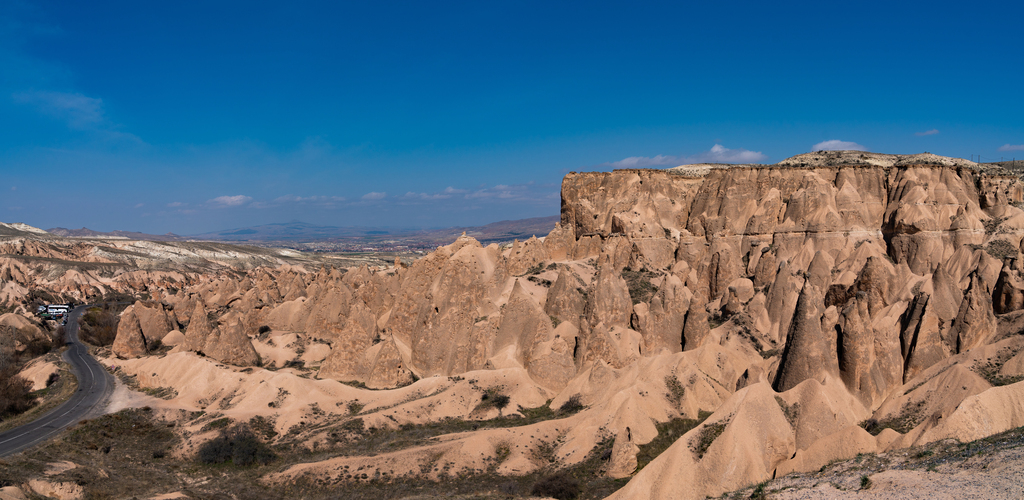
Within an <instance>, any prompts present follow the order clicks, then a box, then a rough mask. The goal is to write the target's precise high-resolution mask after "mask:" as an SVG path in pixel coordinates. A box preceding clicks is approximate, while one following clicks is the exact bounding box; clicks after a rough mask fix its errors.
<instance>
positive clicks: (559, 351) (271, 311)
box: [0, 152, 1024, 498]
mask: <svg viewBox="0 0 1024 500" xmlns="http://www.w3.org/2000/svg"><path fill="white" fill-rule="evenodd" d="M1022 189H1024V186H1022V184H1021V182H1020V180H1019V179H1018V178H1017V177H1016V176H1015V175H1013V174H1011V173H1009V172H1006V171H1002V170H1000V169H998V168H988V167H984V166H980V165H977V164H973V163H971V162H967V161H965V160H960V159H951V158H944V157H938V156H934V155H928V154H924V155H913V156H896V155H879V154H872V153H861V152H833V153H812V154H808V155H801V156H798V157H794V158H791V159H789V160H786V161H783V162H780V163H779V164H777V165H739V166H722V165H695V166H686V167H679V168H676V169H668V170H620V171H615V172H610V173H570V174H569V175H567V176H566V178H565V179H564V181H563V184H562V213H561V222H560V223H559V224H558V225H557V226H556V227H555V228H554V229H553V230H552V231H551V232H550V233H549V234H547V235H546V236H543V237H541V238H531V239H529V240H526V241H516V242H515V243H514V244H512V245H510V246H499V245H497V244H491V245H487V246H485V245H482V244H480V243H479V242H478V241H476V240H475V239H473V238H471V237H468V236H463V237H459V238H457V239H456V240H455V241H454V242H453V243H451V244H449V245H445V246H442V247H438V248H437V249H436V250H435V251H433V252H431V253H429V254H427V255H425V256H424V257H422V258H420V259H418V260H415V261H414V262H402V261H400V260H398V261H396V262H394V263H393V264H391V265H387V266H383V265H373V266H367V265H363V266H360V267H351V268H341V267H332V266H331V265H330V263H329V262H325V261H323V260H315V259H311V258H309V257H306V256H303V255H293V254H287V253H275V251H271V250H260V252H258V253H253V254H247V253H245V252H244V251H241V250H232V249H230V248H228V247H216V248H213V249H205V248H184V249H183V248H181V247H173V248H174V249H175V250H173V251H171V250H168V249H167V248H168V247H167V246H166V245H162V246H160V247H159V248H160V251H161V254H160V257H159V259H156V258H153V257H152V256H150V255H149V254H147V253H146V252H144V251H142V250H141V249H142V248H144V247H145V245H142V244H135V243H131V244H129V243H119V245H122V246H121V247H118V248H119V249H120V250H111V247H110V246H109V245H106V246H102V247H101V246H100V245H94V246H90V245H89V244H87V243H84V242H69V241H68V240H59V239H46V238H42V237H38V236H32V235H25V234H21V235H15V236H11V237H9V238H8V239H7V240H6V241H3V242H0V245H5V246H4V247H3V248H4V249H5V250H4V255H3V256H2V257H0V280H3V282H2V283H0V290H2V291H3V293H6V295H4V296H0V299H3V300H5V301H6V302H5V303H7V304H9V306H8V307H9V308H10V310H11V311H12V313H20V312H25V311H23V310H19V309H18V307H19V306H18V304H19V301H23V300H24V299H26V298H30V296H31V294H33V293H40V292H39V291H36V290H41V291H45V292H46V293H48V294H52V295H56V296H61V297H84V296H87V295H90V294H91V295H92V296H97V295H100V294H102V293H106V292H113V291H116V292H118V293H122V294H129V295H131V294H134V295H135V296H136V298H138V299H140V300H137V301H134V303H132V304H131V305H130V306H128V307H127V308H126V309H124V311H123V312H121V313H120V314H119V317H118V321H117V327H116V338H115V339H114V341H113V343H112V345H110V346H109V347H103V348H100V349H98V350H97V355H98V356H100V357H101V358H102V359H103V360H104V363H105V364H106V365H107V366H108V367H109V368H110V369H111V371H112V372H114V373H115V374H117V375H118V377H120V379H121V380H122V383H123V384H125V386H126V387H133V388H137V389H138V390H140V391H145V392H148V393H150V394H151V395H152V396H154V397H151V398H149V399H147V400H145V401H142V400H136V399H132V398H131V397H128V398H123V399H122V400H121V401H122V403H121V405H122V407H123V406H128V407H130V408H139V407H142V406H146V407H148V410H146V413H144V414H138V413H123V412H132V411H138V410H130V409H129V410H123V412H122V413H114V414H112V415H109V416H108V417H104V418H113V417H116V416H118V415H121V417H120V418H121V419H142V420H139V423H145V424H146V425H150V426H154V428H160V429H163V431H162V432H161V433H160V436H162V437H161V438H160V439H162V440H163V441H159V442H161V443H165V445H163V447H162V448H161V449H159V450H157V449H152V450H150V449H146V450H144V452H145V453H150V454H151V458H150V459H149V460H146V461H147V463H150V464H152V466H153V467H154V472H153V473H152V474H153V475H154V477H158V476H159V477H164V478H165V479H166V480H162V481H157V482H151V483H149V484H148V485H146V484H144V485H135V486H130V487H129V489H128V490H125V492H123V493H124V494H125V495H129V494H130V495H138V496H146V495H156V494H160V493H175V492H177V493H180V494H182V495H186V496H200V497H202V496H203V495H211V494H221V493H224V494H228V495H234V496H235V497H239V498H241V497H247V496H253V497H256V496H259V495H264V496H265V495H267V494H268V492H270V493H273V494H285V493H288V494H301V495H302V496H309V497H322V498H332V497H337V498H345V497H346V495H356V494H358V495H361V497H362V498H367V496H366V495H371V494H372V492H384V493H383V494H387V495H389V497H396V498H398V497H415V496H416V495H420V497H430V496H431V495H436V494H438V493H439V492H442V491H443V492H446V493H452V494H456V495H465V496H466V497H467V498H468V497H474V495H475V497H481V496H482V497H485V498H505V497H508V496H512V497H515V496H530V495H531V494H537V495H549V496H556V497H567V498H568V497H572V496H573V495H572V494H573V493H575V494H577V495H578V496H580V497H582V498H603V497H606V496H609V497H611V498H704V497H706V496H712V497H715V496H720V495H723V494H730V495H732V494H733V493H732V492H737V491H739V492H741V493H737V494H743V495H746V496H749V495H751V494H754V493H757V494H761V493H764V492H767V494H769V495H770V496H772V497H784V498H789V497H790V496H792V497H797V498H811V497H816V498H821V497H827V498H832V497H837V496H843V495H858V496H872V495H875V496H879V497H883V496H885V495H887V494H891V495H893V497H901V498H906V497H907V496H908V495H912V494H917V492H919V491H931V492H932V493H931V494H930V496H936V495H943V494H950V495H952V494H953V493H949V492H946V491H945V490H944V489H942V488H943V487H942V485H943V484H950V485H953V484H954V483H956V484H960V485H961V486H963V485H966V486H967V494H968V495H977V496H980V497H1002V498H1018V497H1019V494H1020V493H1019V492H1015V491H1016V490H1012V483H1013V481H1012V479H1013V478H1019V474H1020V473H1019V468H1016V467H1018V466H1017V465H1016V464H1019V463H1020V462H1019V460H1017V457H1018V453H1019V452H1018V450H1019V448H1017V447H1016V445H1012V446H1011V445H1009V444H1007V445H1000V446H1002V448H998V449H996V448H991V447H990V448H991V449H988V451H984V450H983V452H982V455H979V457H988V460H989V462H991V463H999V464H1001V465H999V467H1003V468H998V469H992V471H989V469H986V468H984V467H982V465H983V464H982V463H981V462H982V459H981V458H977V459H975V458H969V459H964V460H960V459H959V458H952V457H953V456H954V455H950V453H953V451H949V450H953V449H954V448H955V446H959V445H955V444H952V443H971V442H976V441H977V440H979V439H985V438H988V437H989V436H993V435H996V434H999V433H1001V432H1005V431H1010V430H1012V429H1015V428H1018V427H1020V426H1022V425H1024V382H1021V380H1024V353H1022V352H1021V351H1024V335H1022V331H1024V277H1022V275H1021V268H1020V266H1021V264H1020V262H1021V256H1022V254H1021V244H1022V241H1021V240H1022V237H1024V211H1022V210H1021V208H1020V207H1021V203H1022V200H1024V191H1022ZM154 248H155V247H154ZM203 252H205V253H203ZM161 262H162V263H167V262H174V265H173V266H172V267H170V268H168V267H162V266H164V265H165V264H161ZM26 302H27V301H26ZM97 314H99V313H97ZM15 315H16V314H15ZM12 321H13V320H12ZM104 422H106V421H104ZM89 425H93V424H89V423H86V424H83V429H85V430H83V431H82V432H84V433H86V434H87V435H88V436H89V438H88V439H85V440H84V441H81V442H75V443H73V444H74V446H73V447H75V446H84V448H85V449H84V450H79V451H75V452H74V453H75V456H74V457H73V458H68V457H70V455H66V456H65V458H64V459H66V460H69V461H71V462H72V464H74V465H75V467H74V468H73V469H69V470H78V472H77V474H79V475H83V477H82V478H81V480H80V481H79V482H84V485H82V486H81V487H82V494H83V495H85V494H89V492H90V491H91V490H90V489H91V488H92V489H94V490H95V491H100V490H99V489H98V488H100V486H99V484H100V482H99V481H97V480H95V479H90V478H93V477H102V475H103V474H108V475H110V474H113V473H114V472H112V471H120V472H117V473H118V474H125V475H130V474H132V473H131V472H129V471H128V469H125V468H122V467H121V466H118V465H116V463H108V462H106V460H108V459H107V458H103V457H102V456H101V455H103V456H106V455H108V454H112V453H114V452H113V451H111V450H114V449H117V447H118V446H123V443H122V444H118V443H117V442H110V443H108V444H109V446H110V447H111V448H110V450H108V451H107V452H104V451H103V450H104V449H105V447H106V446H107V445H105V444H104V442H105V441H104V440H110V439H112V438H110V437H107V436H104V435H103V432H107V431H104V430H102V429H99V430H98V429H97V428H94V427H95V425H93V427H89ZM96 425H101V424H96ZM111 425H114V424H113V423H112V422H111ZM161 426H163V427H161ZM90 429H91V430H90ZM168 429H169V430H168ZM107 433H108V434H111V433H110V432H107ZM246 433H248V434H246ZM243 434H245V435H249V434H251V435H252V436H254V437H255V438H256V441H257V442H258V443H259V446H265V447H267V449H268V450H272V452H273V455H274V456H275V457H276V458H274V459H273V460H267V461H265V463H264V462H261V461H257V462H256V463H253V464H251V465H246V466H245V467H241V468H239V467H237V464H236V465H225V463H219V465H217V464H203V463H202V462H203V460H202V459H201V457H202V456H203V453H204V451H203V450H205V449H207V446H208V445H209V443H220V442H222V441H218V440H225V439H227V440H229V441H230V439H233V438H238V436H241V435H243ZM239 439H240V438H239ZM1008 439H1009V438H1008ZM1011 441H1012V440H1011ZM239 442H242V441H239ZM244 442H246V443H249V442H248V441H244ZM935 443H940V445H941V446H947V444H942V443H948V446H949V447H954V448H943V449H941V450H939V449H932V448H928V447H934V446H940V445H936V444H935ZM92 445H95V448H92V447H91V446H92ZM250 445H251V447H254V448H253V449H256V448H259V446H257V445H256V444H251V443H250V444H246V446H250ZM59 449H66V447H65V448H59ZM929 449H930V450H931V453H932V454H934V455H935V456H936V457H940V456H941V457H947V456H948V457H949V458H948V460H946V461H944V462H935V463H932V462H929V460H930V459H929V458H928V455H922V456H917V455H915V454H920V453H924V451H922V450H925V451H927V450H929ZM943 450H945V451H943ZM954 451H955V450H954ZM947 452H948V453H947ZM48 453H49V452H48ZM161 453H162V456H161V457H160V458H156V454H161ZM957 453H959V452H957ZM61 456H62V455H61V454H60V453H59V452H57V451H53V452H52V454H49V455H45V456H43V455H38V456H35V457H34V458H33V457H32V456H27V457H26V458H25V460H26V461H25V462H18V463H19V464H21V465H19V466H18V467H11V468H10V469H9V470H17V471H20V472H18V473H17V475H16V477H15V476H14V475H12V477H11V478H9V479H7V480H8V481H9V482H11V483H12V486H15V487H19V488H20V487H21V486H18V485H23V484H29V481H31V480H32V479H33V478H36V479H37V480H42V479H39V476H38V473H35V475H33V472H32V470H33V469H32V466H30V465H26V464H31V463H36V464H37V466H36V467H37V468H38V467H42V465H41V464H44V463H46V464H48V463H56V462H59V461H60V460H62V458H61ZM239 460H240V459H239V458H238V457H235V458H233V459H230V460H227V461H226V464H234V462H236V461H239ZM33 461H34V462H33ZM991 463H990V464H989V468H991V467H992V466H993V465H992V464H991ZM836 464H840V465H836ZM172 466H173V467H172ZM920 466H923V467H924V469H923V470H922V469H921V467H920ZM958 467H967V468H968V469H967V470H970V471H972V472H971V474H972V477H985V476H986V475H990V476H989V478H990V480H987V481H980V480H973V479H972V480H971V481H973V482H966V481H965V480H963V479H962V478H963V477H965V474H967V473H966V472H963V471H960V470H959V469H957V468H958ZM930 469H932V470H930ZM160 471H163V472H160ZM993 471H998V472H993ZM11 474H14V473H11ZM60 474H71V473H70V472H62V473H60ZM68 477H69V476H60V475H59V474H55V475H52V476H51V479H50V481H51V482H68V481H71V480H70V479H68ZM126 477H127V476H126ZM239 477H244V478H246V480H247V481H249V486H248V487H246V488H237V487H232V486H231V485H232V484H234V483H232V481H233V479H231V478H236V479H237V478H239ZM773 478H774V479H773ZM1006 478H1011V479H1010V480H1008V479H1006ZM0 479H3V478H0ZM766 481H770V482H768V483H765V482H766ZM75 484H78V483H75ZM128 484H132V483H131V482H128ZM759 484H764V485H763V487H762V488H761V490H760V491H755V490H754V489H753V486H754V485H759ZM1018 484H1019V482H1018ZM90 485H92V486H90ZM545 485H547V486H550V487H551V488H552V489H550V490H546V489H545V488H546V487H547V486H545ZM1001 485H1006V488H1008V489H1001V488H1003V486H1001ZM126 487H127V486H126ZM559 487H560V488H561V489H558V488H559ZM133 488H134V489H133ZM146 488H148V489H146ZM573 488H575V489H573ZM744 488H746V490H744ZM928 488H931V489H928ZM909 492H914V493H909ZM900 495H903V496H900Z"/></svg>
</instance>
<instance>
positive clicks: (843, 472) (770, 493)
mask: <svg viewBox="0 0 1024 500" xmlns="http://www.w3.org/2000/svg"><path fill="white" fill-rule="evenodd" d="M865 478H866V479H865ZM754 492H755V489H754V488H748V489H746V490H742V491H737V492H734V493H732V494H729V495H726V496H727V497H729V498H759V497H758V496H757V495H755V494H754ZM763 492H764V494H765V495H766V496H764V497H760V498H771V499H778V500H783V499H786V500H809V499H823V498H828V499H833V498H835V499H844V498H858V499H879V500H882V499H921V500H945V499H964V498H969V499H974V498H978V499H982V498H984V499H990V498H991V499H1024V428H1018V429H1014V430H1011V431H1007V432H1005V433H1003V434H999V435H996V436H992V437H989V438H986V439H982V440H978V441H974V442H971V443H967V444H960V443H956V442H951V441H946V442H939V443H933V444H931V445H928V446H924V447H919V448H912V449H905V450H898V451H894V452H889V453H880V454H871V455H862V456H858V457H857V458H854V459H851V460H846V461H843V462H836V463H833V464H830V465H827V466H825V467H823V468H822V470H819V471H817V472H813V473H805V474H790V475H788V476H786V477H783V478H779V479H776V480H773V481H770V482H768V483H766V484H765V485H763Z"/></svg>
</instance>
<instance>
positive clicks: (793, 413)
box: [775, 396, 800, 427]
mask: <svg viewBox="0 0 1024 500" xmlns="http://www.w3.org/2000/svg"><path fill="white" fill-rule="evenodd" d="M775 402H776V403H778V404H779V408H780V409H782V414H783V415H785V416H786V420H787V421H789V425H791V426H793V427H796V421H797V418H799V416H800V403H793V404H792V405H789V404H786V400H784V399H782V398H781V397H779V396H775Z"/></svg>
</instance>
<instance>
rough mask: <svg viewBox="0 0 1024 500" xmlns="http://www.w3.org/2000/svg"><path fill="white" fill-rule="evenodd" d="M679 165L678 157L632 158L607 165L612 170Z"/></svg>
mask: <svg viewBox="0 0 1024 500" xmlns="http://www.w3.org/2000/svg"><path fill="white" fill-rule="evenodd" d="M677 163H679V157H678V156H669V155H658V156H653V157H652V156H630V157H629V158H623V159H621V160H619V161H613V162H611V163H608V164H607V165H608V166H610V167H612V168H645V167H654V166H660V165H675V164H677Z"/></svg>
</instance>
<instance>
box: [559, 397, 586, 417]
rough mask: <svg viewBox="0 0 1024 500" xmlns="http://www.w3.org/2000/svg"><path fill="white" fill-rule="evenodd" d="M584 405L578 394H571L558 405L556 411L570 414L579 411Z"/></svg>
mask: <svg viewBox="0 0 1024 500" xmlns="http://www.w3.org/2000/svg"><path fill="white" fill-rule="evenodd" d="M585 408H586V406H585V405H584V404H583V400H582V396H580V395H579V394H573V395H572V396H569V399H566V400H565V402H564V403H562V406H559V407H558V413H559V414H560V415H562V416H565V415H572V414H573V413H579V412H580V411H583V409H585Z"/></svg>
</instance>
